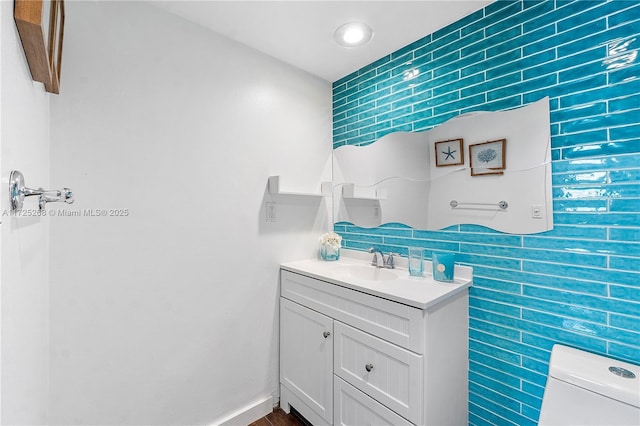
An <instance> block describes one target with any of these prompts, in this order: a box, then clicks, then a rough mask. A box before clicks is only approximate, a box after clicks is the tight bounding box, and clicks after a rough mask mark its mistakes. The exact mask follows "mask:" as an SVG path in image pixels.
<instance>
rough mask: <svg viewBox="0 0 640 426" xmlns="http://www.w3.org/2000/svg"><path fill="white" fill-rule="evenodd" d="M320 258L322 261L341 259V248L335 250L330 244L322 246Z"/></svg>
mask: <svg viewBox="0 0 640 426" xmlns="http://www.w3.org/2000/svg"><path fill="white" fill-rule="evenodd" d="M320 256H321V257H322V260H338V259H340V247H338V248H333V247H331V246H330V245H328V244H320Z"/></svg>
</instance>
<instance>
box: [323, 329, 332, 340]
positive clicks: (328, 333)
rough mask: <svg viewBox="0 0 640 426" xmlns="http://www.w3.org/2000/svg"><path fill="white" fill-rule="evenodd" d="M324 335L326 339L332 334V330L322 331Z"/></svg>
mask: <svg viewBox="0 0 640 426" xmlns="http://www.w3.org/2000/svg"><path fill="white" fill-rule="evenodd" d="M322 335H323V336H324V338H325V339H326V338H327V337H329V336H331V332H330V331H325V332H324V333H322Z"/></svg>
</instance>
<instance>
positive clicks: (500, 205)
mask: <svg viewBox="0 0 640 426" xmlns="http://www.w3.org/2000/svg"><path fill="white" fill-rule="evenodd" d="M449 205H450V206H451V208H452V209H455V208H456V207H458V206H492V207H498V208H499V209H500V210H506V209H507V207H509V203H507V202H506V201H498V202H497V203H462V202H458V201H456V200H451V202H450V203H449Z"/></svg>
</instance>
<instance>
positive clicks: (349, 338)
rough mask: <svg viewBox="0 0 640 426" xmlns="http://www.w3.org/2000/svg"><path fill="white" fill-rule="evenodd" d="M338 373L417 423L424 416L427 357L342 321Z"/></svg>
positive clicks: (336, 348) (336, 359)
mask: <svg viewBox="0 0 640 426" xmlns="http://www.w3.org/2000/svg"><path fill="white" fill-rule="evenodd" d="M333 331H334V336H335V340H334V342H333V345H334V346H333V348H334V355H333V359H334V364H333V365H334V373H335V374H336V375H337V376H340V377H341V378H342V379H344V380H345V381H347V382H349V383H350V384H352V385H353V386H355V387H356V388H358V389H360V390H361V391H363V392H364V393H366V394H367V395H369V396H371V397H372V398H374V399H375V400H377V401H379V402H381V403H382V404H383V405H386V406H387V407H389V408H390V409H392V410H393V411H395V412H396V413H398V414H400V415H401V416H403V417H405V418H407V419H409V420H410V421H411V422H413V423H415V424H419V423H421V420H422V395H423V391H422V377H423V376H422V361H423V357H422V356H420V355H416V354H414V353H412V352H409V351H407V350H406V349H402V348H400V347H398V346H396V345H393V344H391V343H388V342H385V341H384V340H381V339H378V338H377V337H374V336H372V335H370V334H367V333H364V332H362V331H360V330H357V329H355V328H353V327H349V326H348V325H346V324H342V323H340V322H338V321H336V322H334V325H333Z"/></svg>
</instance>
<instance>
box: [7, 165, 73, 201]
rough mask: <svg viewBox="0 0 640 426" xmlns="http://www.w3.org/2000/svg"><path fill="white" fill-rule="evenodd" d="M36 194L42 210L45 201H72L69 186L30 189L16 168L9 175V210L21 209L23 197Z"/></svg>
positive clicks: (71, 192)
mask: <svg viewBox="0 0 640 426" xmlns="http://www.w3.org/2000/svg"><path fill="white" fill-rule="evenodd" d="M33 195H37V196H38V206H39V207H40V210H44V207H45V205H46V204H47V203H54V202H65V203H67V204H72V203H73V201H74V200H73V191H72V190H71V189H69V188H63V189H43V188H38V189H31V188H27V187H26V186H25V184H24V176H23V175H22V173H20V172H19V171H17V170H14V171H12V172H11V175H9V196H10V197H11V210H12V211H16V210H20V209H22V206H23V205H24V199H25V197H31V196H33Z"/></svg>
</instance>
